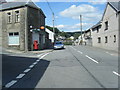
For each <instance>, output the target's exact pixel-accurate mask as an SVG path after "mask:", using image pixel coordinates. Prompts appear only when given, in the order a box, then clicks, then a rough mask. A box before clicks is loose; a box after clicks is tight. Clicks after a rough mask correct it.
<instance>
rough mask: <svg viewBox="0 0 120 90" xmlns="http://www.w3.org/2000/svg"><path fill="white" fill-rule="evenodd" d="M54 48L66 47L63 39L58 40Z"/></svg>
mask: <svg viewBox="0 0 120 90" xmlns="http://www.w3.org/2000/svg"><path fill="white" fill-rule="evenodd" d="M54 49H64V44H63V43H62V42H61V41H56V42H55V43H54Z"/></svg>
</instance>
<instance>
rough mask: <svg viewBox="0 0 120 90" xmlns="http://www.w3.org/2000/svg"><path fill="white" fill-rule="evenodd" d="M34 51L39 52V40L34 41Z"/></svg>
mask: <svg viewBox="0 0 120 90" xmlns="http://www.w3.org/2000/svg"><path fill="white" fill-rule="evenodd" d="M33 46H34V50H38V41H37V40H34V44H33Z"/></svg>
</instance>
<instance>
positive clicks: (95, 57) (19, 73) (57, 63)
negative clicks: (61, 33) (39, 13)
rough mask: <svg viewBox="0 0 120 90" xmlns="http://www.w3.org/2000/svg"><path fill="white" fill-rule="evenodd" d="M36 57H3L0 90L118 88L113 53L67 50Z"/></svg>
mask: <svg viewBox="0 0 120 90" xmlns="http://www.w3.org/2000/svg"><path fill="white" fill-rule="evenodd" d="M38 57H39V59H38ZM38 57H36V58H27V57H18V56H17V57H16V56H7V55H3V59H2V60H3V62H2V63H3V68H2V70H3V80H2V81H3V87H4V88H5V87H6V88H118V77H119V76H120V75H119V74H118V55H117V53H116V52H113V51H107V50H102V49H98V48H93V47H88V46H67V47H66V48H65V49H62V50H54V51H53V52H49V53H44V54H42V55H38ZM31 65H33V66H31Z"/></svg>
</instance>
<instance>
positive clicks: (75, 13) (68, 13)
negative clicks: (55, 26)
mask: <svg viewBox="0 0 120 90" xmlns="http://www.w3.org/2000/svg"><path fill="white" fill-rule="evenodd" d="M80 14H81V15H82V19H83V21H85V22H90V21H92V22H94V21H96V20H100V19H101V17H102V13H101V11H100V10H99V9H98V8H97V7H94V6H92V5H89V4H81V5H79V6H76V5H72V6H71V7H69V8H67V9H65V10H64V11H61V12H60V15H61V16H63V17H68V18H72V19H80Z"/></svg>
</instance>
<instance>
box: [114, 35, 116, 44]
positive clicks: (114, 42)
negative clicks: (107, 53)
mask: <svg viewBox="0 0 120 90" xmlns="http://www.w3.org/2000/svg"><path fill="white" fill-rule="evenodd" d="M115 42H116V35H114V43H115Z"/></svg>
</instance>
